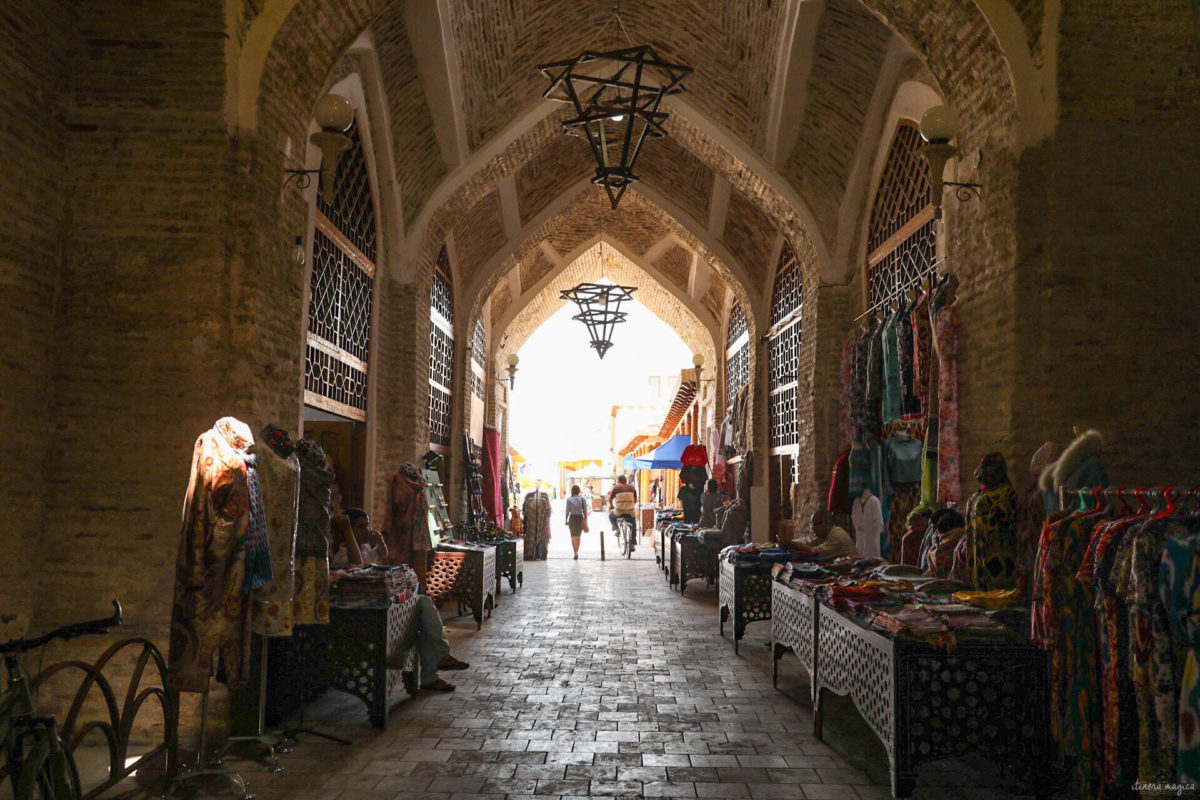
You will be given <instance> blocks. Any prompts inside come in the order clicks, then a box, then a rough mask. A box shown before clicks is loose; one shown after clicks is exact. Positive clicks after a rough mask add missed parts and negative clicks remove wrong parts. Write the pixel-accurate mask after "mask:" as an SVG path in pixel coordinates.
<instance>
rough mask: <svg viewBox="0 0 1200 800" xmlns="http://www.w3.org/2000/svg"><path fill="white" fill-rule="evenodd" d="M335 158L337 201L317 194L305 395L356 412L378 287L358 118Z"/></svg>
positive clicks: (362, 410) (329, 407) (362, 409)
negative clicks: (348, 143) (346, 146)
mask: <svg viewBox="0 0 1200 800" xmlns="http://www.w3.org/2000/svg"><path fill="white" fill-rule="evenodd" d="M351 139H352V140H353V146H352V147H351V149H350V150H349V151H348V152H346V153H345V154H344V155H343V156H342V158H341V160H340V161H339V162H338V168H337V173H336V177H335V179H334V196H333V202H332V203H329V204H326V203H324V202H323V201H321V200H320V199H318V204H317V219H316V229H315V231H314V232H313V258H312V265H313V267H312V276H311V278H310V280H309V291H310V295H311V296H310V300H309V306H308V343H307V349H306V357H305V372H304V388H305V391H304V402H305V403H306V404H308V405H310V406H315V407H317V408H322V409H325V410H326V411H332V412H333V413H335V414H340V415H341V416H345V417H350V418H351V419H357V420H365V419H366V414H367V390H366V386H367V372H368V366H367V361H368V359H369V357H370V351H371V303H372V298H373V296H374V292H375V261H374V259H375V208H374V203H373V200H372V197H371V184H370V181H369V179H368V176H367V165H366V160H365V158H364V156H363V150H362V141H361V139H360V138H359V135H358V127H357V125H356V126H354V127H353V128H352V129H351Z"/></svg>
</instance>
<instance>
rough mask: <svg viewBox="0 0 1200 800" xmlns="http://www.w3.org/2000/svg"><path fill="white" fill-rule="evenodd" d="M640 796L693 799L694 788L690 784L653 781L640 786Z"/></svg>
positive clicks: (694, 794)
mask: <svg viewBox="0 0 1200 800" xmlns="http://www.w3.org/2000/svg"><path fill="white" fill-rule="evenodd" d="M642 794H643V796H645V797H695V796H696V787H695V785H694V784H692V783H690V782H687V783H677V782H674V781H654V782H652V783H646V784H643V785H642Z"/></svg>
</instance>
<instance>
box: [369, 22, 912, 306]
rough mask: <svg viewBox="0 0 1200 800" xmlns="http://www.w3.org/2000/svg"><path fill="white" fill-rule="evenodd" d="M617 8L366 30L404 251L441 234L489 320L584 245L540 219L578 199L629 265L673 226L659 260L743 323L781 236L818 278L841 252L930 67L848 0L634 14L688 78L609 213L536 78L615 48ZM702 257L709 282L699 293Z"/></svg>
mask: <svg viewBox="0 0 1200 800" xmlns="http://www.w3.org/2000/svg"><path fill="white" fill-rule="evenodd" d="M611 11H612V5H611V0H582V1H580V0H575V1H574V2H563V1H560V0H504V2H501V1H500V0H450V1H449V2H448V3H441V4H439V3H438V2H437V0H407V2H398V3H394V4H392V5H391V6H390V7H388V8H387V10H385V11H384V13H383V14H381V15H380V16H378V17H377V18H376V19H375V21H374V22H373V23H372V25H371V26H370V28H369V37H370V40H371V42H372V44H373V48H374V51H375V57H376V58H377V59H378V67H379V76H380V82H381V84H382V90H383V94H384V95H385V96H386V102H387V108H388V113H387V119H388V127H389V131H388V133H389V136H388V138H389V139H390V142H389V146H390V148H391V154H392V162H393V165H394V170H395V178H396V188H397V192H398V194H399V199H400V206H401V209H402V212H401V213H402V216H403V224H404V226H405V229H406V233H407V235H408V237H409V239H410V245H409V247H410V253H413V254H418V253H419V254H420V257H421V258H423V259H425V260H428V255H429V253H430V252H432V251H433V250H434V248H435V247H440V244H441V242H442V241H444V240H446V239H452V240H453V243H454V247H453V251H454V252H455V253H456V264H455V269H456V272H457V273H458V281H457V283H458V284H459V285H461V286H467V287H471V288H470V290H471V291H477V292H478V293H479V294H478V296H471V297H466V298H464V300H466V302H467V303H468V304H472V303H473V304H474V305H475V307H476V308H479V307H481V306H482V304H483V302H484V301H485V300H486V299H487V297H488V296H489V295H491V296H492V299H493V309H494V308H495V307H496V306H498V305H502V304H503V302H505V300H504V295H503V293H507V294H508V298H509V299H508V302H514V303H518V304H519V303H520V302H521V297H522V296H524V295H526V294H527V293H528V291H527V290H528V289H529V284H528V281H529V280H530V279H532V278H533V276H534V275H535V274H536V273H537V271H538V270H539V269H542V268H543V267H541V266H538V265H537V263H536V262H538V260H539V259H548V258H549V257H548V256H547V255H546V253H547V252H557V253H558V255H559V257H560V258H561V257H566V256H567V255H568V253H567V252H566V251H569V250H571V249H572V248H573V247H574V246H575V245H576V244H578V242H577V241H576V239H578V235H577V234H574V233H573V232H572V231H571V230H570V226H564V225H562V224H559V225H557V226H549V228H553V230H549V228H548V224H547V223H548V221H549V220H550V219H553V218H555V217H556V216H557V215H559V214H560V212H561V210H562V209H563V208H565V207H568V206H572V205H573V204H575V205H578V204H577V202H576V198H577V196H579V195H580V193H581V192H585V193H586V195H587V196H586V197H585V198H584V201H583V207H586V208H587V209H588V212H587V213H589V214H592V215H593V216H595V215H596V214H599V216H600V217H602V218H604V219H605V220H606V222H605V225H606V226H607V228H606V231H607V233H608V235H609V236H611V237H615V238H617V239H620V240H621V241H623V243H624V245H625V246H626V247H627V248H628V250H629V252H630V253H632V254H633V255H634V256H638V257H642V256H644V255H645V254H646V253H647V252H648V251H649V250H651V249H652V248H655V247H656V246H657V247H659V248H660V249H661V248H662V247H663V245H661V244H660V243H661V242H662V241H663V238H664V236H666V235H668V234H669V233H671V232H670V231H666V230H665V228H664V226H663V222H662V217H663V214H664V213H665V214H666V215H667V216H669V217H671V218H672V225H674V226H676V227H677V229H681V232H684V233H686V236H684V237H681V238H679V240H678V242H677V246H678V247H679V249H680V251H681V253H682V254H675V255H668V254H669V253H671V252H672V248H666V249H665V250H661V252H659V251H656V252H655V254H654V255H655V256H656V257H666V258H667V261H668V262H669V265H668V266H667V267H666V268H664V270H663V273H664V274H667V273H669V274H670V275H671V276H672V277H671V278H669V279H670V280H674V281H675V282H676V284H677V285H678V284H679V283H680V282H683V283H684V285H683V289H684V291H688V292H692V293H693V294H695V293H696V292H699V293H700V294H698V295H695V296H694V297H693V298H692V299H693V300H694V301H696V302H697V303H699V304H700V305H703V304H704V301H705V295H706V294H707V293H709V292H712V293H713V297H715V294H716V293H717V291H718V290H717V289H715V288H714V287H716V286H717V285H718V284H719V286H720V290H721V291H722V292H723V290H724V288H725V287H726V286H727V285H728V286H729V287H730V288H732V289H734V290H735V292H740V293H741V294H742V297H741V298H740V299H742V300H743V302H744V304H745V306H746V308H747V309H748V310H749V311H750V312H751V316H754V312H755V310H756V309H757V308H758V307H759V306H760V305H761V303H762V299H763V298H764V297H765V296H767V294H768V293H769V285H768V284H769V280H770V277H769V276H770V275H772V274H773V270H772V269H771V266H772V265H771V263H770V262H771V259H772V258H773V257H775V255H776V254H777V253H778V247H779V243H780V241H781V237H786V238H788V239H789V240H790V241H791V242H792V244H793V247H794V248H795V249H796V251H797V252H798V253H800V254H801V255H802V257H804V255H805V254H810V255H812V256H813V261H815V262H817V263H818V264H819V265H820V266H822V267H823V268H824V269H826V270H828V269H829V264H828V262H829V260H830V258H831V257H830V253H832V252H833V251H834V250H835V247H834V243H835V242H836V241H837V240H838V239H839V237H846V236H851V235H854V231H855V230H856V229H857V228H858V227H859V225H860V222H861V220H860V219H859V218H858V217H857V216H856V215H854V214H850V215H848V216H847V215H846V214H845V213H844V208H843V206H844V205H846V203H847V198H848V197H849V196H850V195H851V194H852V192H851V189H852V184H853V183H854V182H855V181H856V180H857V181H858V182H859V183H862V182H863V181H864V180H865V179H864V178H863V177H862V173H863V169H862V162H863V160H864V159H866V160H867V161H868V162H869V161H870V159H871V158H872V157H873V156H874V150H875V142H874V141H873V140H872V134H873V135H875V136H877V135H878V132H877V130H876V129H877V128H878V127H879V126H880V121H879V120H878V119H877V118H878V117H879V116H880V115H881V114H882V113H885V112H886V110H887V105H888V102H889V101H890V98H891V96H892V94H893V93H894V91H895V87H896V85H897V83H898V81H899V80H900V79H901V78H902V77H912V76H913V75H914V74H918V75H919V74H920V73H921V72H922V70H923V68H922V67H921V65H920V62H919V61H917V60H916V58H915V56H914V55H913V54H912V53H911V52H910V51H909V50H908V49H907V47H906V46H905V45H904V44H903V43H902V42H901V41H900V40H899V39H898V37H896V36H895V35H894V34H893V33H892V32H891V31H890V30H889V29H888V28H887V27H886V26H885V25H884V24H883V22H881V21H880V20H879V19H878V18H877V17H876V16H874V15H873V14H871V13H870V12H868V11H867V10H866V9H864V8H863V7H862V6H861V5H860V3H859V2H858V1H857V0H739V2H722V3H714V2H699V1H698V0H667V1H666V2H653V3H651V2H627V3H626V4H625V5H624V6H623V7H622V9H621V16H622V20H623V22H624V24H625V27H626V29H627V30H628V32H629V35H630V36H631V37H632V39H633V40H635V41H637V42H643V41H644V42H648V43H650V44H652V45H653V46H654V47H655V48H656V49H657V50H658V51H659V53H660V55H662V56H663V57H664V58H667V59H669V60H676V61H681V62H685V63H687V64H689V65H691V66H692V67H694V69H695V72H694V73H693V74H692V75H691V76H690V77H689V78H688V79H687V81H686V88H687V92H686V95H685V96H684V98H683V101H682V102H673V103H672V106H671V110H672V111H673V112H674V113H673V117H672V119H671V121H670V122H669V123H668V126H667V129H668V132H669V134H670V137H669V138H667V139H665V140H657V141H653V142H651V143H649V144H648V145H647V146H646V148H645V149H644V151H643V155H642V157H641V159H640V160H639V162H638V170H637V171H638V174H639V176H640V178H641V183H640V184H639V185H638V187H639V190H640V196H641V200H640V201H638V202H631V201H629V200H628V199H627V200H626V201H625V202H623V203H622V205H621V207H620V209H619V210H618V211H617V212H616V213H615V214H614V213H608V214H603V213H601V212H602V211H603V209H602V208H601V204H600V202H599V199H598V197H599V196H598V195H596V194H595V193H594V192H591V191H590V190H589V189H588V188H587V179H588V178H589V177H590V175H591V174H592V170H593V168H594V167H593V164H592V161H591V155H590V152H589V151H588V149H587V146H586V144H585V143H584V142H582V141H580V140H579V139H577V138H573V137H565V136H563V135H561V132H560V130H559V124H560V122H561V120H562V119H563V118H564V117H565V113H564V111H565V110H564V109H563V108H562V107H561V106H557V105H554V104H551V103H548V102H546V101H543V100H542V99H541V92H542V90H543V88H544V79H543V78H542V76H541V75H540V73H539V72H538V71H537V69H536V66H537V65H538V64H539V63H542V62H545V61H551V60H556V59H563V58H567V57H570V56H571V55H573V54H574V53H576V52H578V51H579V50H581V49H583V48H584V47H586V46H589V45H590V46H597V47H600V46H604V45H610V44H613V45H615V44H618V43H619V42H620V41H621V40H617V39H615V38H613V31H614V27H613V26H611V25H610V26H609V27H608V28H607V30H606V31H605V33H604V34H603V35H602V36H601V37H600V38H598V39H597V38H596V37H597V34H598V33H599V32H600V30H601V28H602V27H603V26H604V23H605V21H606V20H607V19H609V17H610V16H611ZM929 82H930V83H932V81H929ZM880 108H882V111H880ZM872 114H874V115H875V117H876V119H874V120H872V119H871V115H872ZM873 124H874V128H873V127H872V125H873ZM868 171H869V170H868ZM651 209H652V210H651ZM839 227H840V228H841V230H839ZM590 235H591V234H589V236H590ZM573 237H574V238H573ZM688 237H690V239H691V241H690V243H685V242H684V241H683V239H685V238H688ZM583 238H584V239H586V238H588V237H587V236H585V237H583ZM543 241H545V242H546V243H547V244H548V245H549V247H548V249H543V248H541V247H540V245H541V244H542V242H543ZM579 241H583V239H579ZM840 250H841V251H845V250H846V248H840ZM518 253H519V255H517V254H518ZM685 260H686V261H687V262H688V273H687V274H688V278H689V279H690V283H689V282H688V281H684V278H683V274H684V270H683V268H682V267H681V266H680V264H682V263H683V262H684V261H685ZM696 263H700V264H702V271H703V272H704V274H705V275H712V276H713V280H703V281H700V282H699V283H697V282H696V281H695V280H694V273H695V269H696V267H695V264H696ZM554 266H555V267H556V268H558V267H561V266H562V264H554ZM513 270H516V272H515V275H516V277H511V278H510V277H509V275H510V273H511V272H512V271H513ZM533 282H534V283H536V280H534V281H533ZM497 287H501V288H497ZM494 291H498V292H500V293H501V294H500V295H498V296H497V295H492V294H491V293H492V292H494ZM709 299H710V300H711V299H712V298H709ZM721 302H722V303H723V302H724V297H723V296H722V298H721ZM752 325H753V323H752Z"/></svg>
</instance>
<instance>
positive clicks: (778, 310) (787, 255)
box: [771, 242, 804, 326]
mask: <svg viewBox="0 0 1200 800" xmlns="http://www.w3.org/2000/svg"><path fill="white" fill-rule="evenodd" d="M803 305H804V289H803V287H802V286H801V284H800V266H799V264H797V263H796V254H795V253H794V252H792V247H791V245H790V244H788V243H787V242H784V243H783V251H782V252H781V253H780V254H779V266H778V268H777V269H776V271H775V289H774V291H773V292H772V293H771V325H772V326H774V325H778V324H779V323H781V322H783V321H784V320H785V319H787V318H788V317H790V316H791V315H792V314H795V313H796V312H797V311H799V310H800V308H801V307H802V306H803Z"/></svg>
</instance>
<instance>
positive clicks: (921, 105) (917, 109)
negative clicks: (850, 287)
mask: <svg viewBox="0 0 1200 800" xmlns="http://www.w3.org/2000/svg"><path fill="white" fill-rule="evenodd" d="M944 102H945V100H943V99H942V97H941V95H939V94H938V92H937V90H936V89H934V87H932V86H930V85H929V84H927V83H923V82H921V81H915V80H914V81H904V82H903V83H901V84H900V85H899V86H898V87H896V93H895V95H893V97H892V100H891V105H890V107H889V108H888V111H887V116H886V118H885V119H884V121H883V124H882V127H881V128H880V135H879V137H878V138H877V139H876V144H875V153H874V156H873V158H872V160H871V171H870V173H868V180H867V183H866V186H865V187H864V191H863V194H862V201H861V202H862V205H861V206H860V208H861V209H862V211H863V213H862V217H861V219H860V220H859V225H858V230H857V231H856V232H855V234H856V235H855V237H854V238H853V239H852V240H851V245H850V246H853V247H854V252H853V254H852V258H853V260H852V261H851V262H850V263H851V265H852V266H853V267H854V268H856V269H858V270H862V269H864V265H865V264H866V263H867V237H868V233H869V231H870V230H871V208H872V207H873V206H874V205H875V196H876V195H877V194H878V193H879V181H880V178H881V177H882V175H883V168H884V167H885V166H886V165H887V157H888V151H890V150H891V147H892V139H893V138H894V137H895V135H896V127H897V126H898V125H899V124H900V120H902V119H908V120H913V121H914V122H918V121H920V119H921V115H922V114H924V113H925V111H926V110H928V109H929V108H930V107H932V106H936V105H941V104H942V103H944ZM846 238H848V239H849V238H850V237H849V236H847V237H846ZM850 274H851V275H853V274H854V273H853V272H851V273H850Z"/></svg>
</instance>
